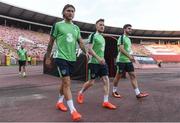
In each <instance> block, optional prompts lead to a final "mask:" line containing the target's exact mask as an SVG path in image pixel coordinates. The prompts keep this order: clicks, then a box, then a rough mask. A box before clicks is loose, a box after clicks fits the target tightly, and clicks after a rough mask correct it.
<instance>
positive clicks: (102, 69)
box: [88, 63, 109, 80]
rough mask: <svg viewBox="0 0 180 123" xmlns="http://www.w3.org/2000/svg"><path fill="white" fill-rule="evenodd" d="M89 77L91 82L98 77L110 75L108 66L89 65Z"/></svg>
mask: <svg viewBox="0 0 180 123" xmlns="http://www.w3.org/2000/svg"><path fill="white" fill-rule="evenodd" d="M88 75H89V77H88V79H89V80H90V79H95V78H97V77H102V76H106V75H109V72H108V66H107V64H105V65H100V64H93V63H89V64H88Z"/></svg>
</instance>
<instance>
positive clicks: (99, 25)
mask: <svg viewBox="0 0 180 123" xmlns="http://www.w3.org/2000/svg"><path fill="white" fill-rule="evenodd" d="M96 28H97V31H98V32H104V29H105V26H104V22H103V21H100V22H98V23H97V24H96Z"/></svg>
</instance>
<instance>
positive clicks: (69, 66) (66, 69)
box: [54, 58, 75, 77]
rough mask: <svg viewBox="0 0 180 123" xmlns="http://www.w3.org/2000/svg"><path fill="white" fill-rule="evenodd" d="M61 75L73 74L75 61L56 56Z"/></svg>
mask: <svg viewBox="0 0 180 123" xmlns="http://www.w3.org/2000/svg"><path fill="white" fill-rule="evenodd" d="M54 60H55V64H56V65H57V68H58V71H59V75H60V77H65V76H71V75H72V73H73V68H74V63H75V62H74V61H67V60H64V59H59V58H55V59H54Z"/></svg>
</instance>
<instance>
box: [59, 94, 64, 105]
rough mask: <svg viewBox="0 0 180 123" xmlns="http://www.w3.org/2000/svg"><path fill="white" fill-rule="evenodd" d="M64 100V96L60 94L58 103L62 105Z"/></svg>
mask: <svg viewBox="0 0 180 123" xmlns="http://www.w3.org/2000/svg"><path fill="white" fill-rule="evenodd" d="M63 99H64V95H61V94H59V98H58V103H62V102H63Z"/></svg>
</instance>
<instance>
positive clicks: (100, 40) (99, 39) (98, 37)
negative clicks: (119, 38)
mask: <svg viewBox="0 0 180 123" xmlns="http://www.w3.org/2000/svg"><path fill="white" fill-rule="evenodd" d="M89 43H90V44H92V45H93V47H92V49H93V50H94V52H95V53H96V54H97V55H98V56H99V57H100V58H104V50H105V39H104V37H103V36H102V34H100V33H98V32H96V33H92V34H91V35H90V36H89ZM89 63H93V64H99V62H98V61H97V59H96V58H95V57H94V56H92V57H91V59H90V60H89Z"/></svg>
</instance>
